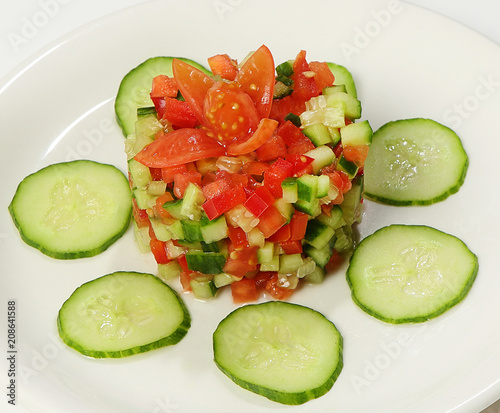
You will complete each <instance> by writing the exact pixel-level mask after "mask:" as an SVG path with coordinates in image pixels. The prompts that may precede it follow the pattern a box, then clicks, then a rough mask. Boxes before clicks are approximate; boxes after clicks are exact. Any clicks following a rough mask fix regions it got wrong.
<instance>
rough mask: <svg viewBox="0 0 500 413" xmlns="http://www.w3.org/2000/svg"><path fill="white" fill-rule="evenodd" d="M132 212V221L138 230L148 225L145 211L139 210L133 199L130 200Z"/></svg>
mask: <svg viewBox="0 0 500 413" xmlns="http://www.w3.org/2000/svg"><path fill="white" fill-rule="evenodd" d="M132 212H133V215H134V221H135V223H136V224H137V226H138V227H139V228H144V227H147V226H148V225H149V216H148V213H147V212H146V210H145V209H139V207H138V206H137V202H136V200H135V198H132Z"/></svg>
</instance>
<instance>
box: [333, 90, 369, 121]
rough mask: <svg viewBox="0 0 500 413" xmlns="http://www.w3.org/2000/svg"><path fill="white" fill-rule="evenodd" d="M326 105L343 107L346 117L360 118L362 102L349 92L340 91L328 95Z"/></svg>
mask: <svg viewBox="0 0 500 413" xmlns="http://www.w3.org/2000/svg"><path fill="white" fill-rule="evenodd" d="M326 105H327V107H330V108H342V109H343V110H344V115H345V117H346V118H349V119H359V118H360V117H361V102H360V101H359V100H358V99H356V98H355V97H354V96H352V95H349V94H347V93H343V92H338V93H332V94H331V95H328V96H327V98H326Z"/></svg>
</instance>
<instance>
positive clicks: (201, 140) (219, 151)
mask: <svg viewBox="0 0 500 413" xmlns="http://www.w3.org/2000/svg"><path fill="white" fill-rule="evenodd" d="M224 154H225V150H224V147H223V146H222V145H221V144H219V143H218V142H217V141H216V140H215V139H213V138H211V137H210V136H208V135H207V134H206V133H205V132H204V131H203V130H202V129H190V128H183V129H177V130H175V131H173V132H169V133H166V134H164V135H161V136H160V137H158V138H157V139H155V140H154V141H153V142H151V143H150V144H149V145H147V146H146V147H144V149H142V150H141V151H140V152H139V153H138V154H137V155H136V156H135V158H134V159H135V160H136V161H138V162H140V163H142V164H143V165H146V166H149V167H150V168H168V167H171V166H176V165H182V164H185V163H188V162H194V161H197V160H199V159H204V158H210V157H215V156H222V155H224Z"/></svg>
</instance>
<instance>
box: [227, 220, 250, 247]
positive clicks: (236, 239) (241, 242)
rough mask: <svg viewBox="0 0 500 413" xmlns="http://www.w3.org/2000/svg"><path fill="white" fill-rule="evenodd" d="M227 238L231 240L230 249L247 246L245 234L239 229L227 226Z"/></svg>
mask: <svg viewBox="0 0 500 413" xmlns="http://www.w3.org/2000/svg"><path fill="white" fill-rule="evenodd" d="M227 230H228V236H229V239H230V240H231V244H232V245H231V248H233V249H241V248H244V247H247V246H248V239H247V234H246V232H245V231H243V230H242V229H241V228H240V227H236V228H235V227H232V226H230V225H228V228H227Z"/></svg>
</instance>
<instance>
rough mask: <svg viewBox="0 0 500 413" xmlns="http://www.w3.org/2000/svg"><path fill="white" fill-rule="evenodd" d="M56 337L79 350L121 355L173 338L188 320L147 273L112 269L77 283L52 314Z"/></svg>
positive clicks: (169, 294) (164, 343)
mask: <svg viewBox="0 0 500 413" xmlns="http://www.w3.org/2000/svg"><path fill="white" fill-rule="evenodd" d="M57 326H58V330H59V335H60V337H61V338H62V340H63V341H64V342H65V343H66V344H67V345H68V346H69V347H72V348H74V349H75V350H77V351H79V352H80V353H82V354H84V355H86V356H90V357H95V358H105V357H115V358H116V357H125V356H130V355H133V354H136V353H143V352H145V351H149V350H153V349H156V348H159V347H163V346H168V345H172V344H176V343H178V342H179V341H180V340H181V339H182V338H183V337H184V336H185V335H186V333H187V331H188V329H189V327H190V326H191V317H190V315H189V312H188V309H187V307H186V306H185V304H184V302H183V301H182V299H181V298H180V297H179V296H178V295H177V293H176V292H175V291H174V290H173V289H172V288H170V287H169V286H168V285H166V284H165V283H164V282H163V281H161V280H160V279H159V278H157V277H155V276H154V275H152V274H142V273H135V272H115V273H112V274H108V275H105V276H103V277H100V278H97V279H95V280H93V281H89V282H87V283H85V284H83V285H81V286H80V287H78V288H77V289H76V290H75V291H74V292H73V294H71V296H70V297H69V298H68V299H67V300H66V301H65V302H64V304H63V305H62V307H61V309H60V311H59V315H58V317H57Z"/></svg>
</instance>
